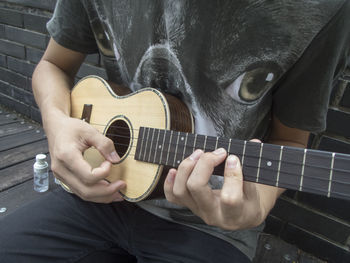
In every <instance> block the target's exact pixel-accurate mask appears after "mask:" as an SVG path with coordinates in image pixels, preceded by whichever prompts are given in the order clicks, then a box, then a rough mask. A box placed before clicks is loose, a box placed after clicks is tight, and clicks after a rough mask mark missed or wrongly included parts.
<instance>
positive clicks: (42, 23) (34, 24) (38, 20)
mask: <svg viewBox="0 0 350 263" xmlns="http://www.w3.org/2000/svg"><path fill="white" fill-rule="evenodd" d="M49 19H50V17H47V16H39V15H32V14H24V15H23V23H24V28H26V29H29V30H34V31H37V32H40V33H44V34H47V30H46V23H47V22H48V21H49Z"/></svg>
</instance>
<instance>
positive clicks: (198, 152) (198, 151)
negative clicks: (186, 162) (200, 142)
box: [190, 150, 203, 161]
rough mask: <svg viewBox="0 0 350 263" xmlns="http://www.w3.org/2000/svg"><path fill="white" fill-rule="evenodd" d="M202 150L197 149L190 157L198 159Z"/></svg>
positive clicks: (194, 159) (193, 159)
mask: <svg viewBox="0 0 350 263" xmlns="http://www.w3.org/2000/svg"><path fill="white" fill-rule="evenodd" d="M202 153H203V152H202V151H201V150H195V151H194V152H193V153H192V154H191V155H190V159H191V160H192V161H197V160H198V159H199V157H201V155H202Z"/></svg>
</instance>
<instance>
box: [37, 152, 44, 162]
mask: <svg viewBox="0 0 350 263" xmlns="http://www.w3.org/2000/svg"><path fill="white" fill-rule="evenodd" d="M35 160H36V161H37V162H38V163H42V162H44V161H45V160H46V155H45V154H43V153H40V154H37V155H36V156H35Z"/></svg>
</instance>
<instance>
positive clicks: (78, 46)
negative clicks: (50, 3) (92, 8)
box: [46, 0, 98, 54]
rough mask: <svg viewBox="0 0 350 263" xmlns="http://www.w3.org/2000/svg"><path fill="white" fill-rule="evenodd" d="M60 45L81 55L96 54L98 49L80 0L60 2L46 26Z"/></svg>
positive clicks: (59, 0)
mask: <svg viewBox="0 0 350 263" xmlns="http://www.w3.org/2000/svg"><path fill="white" fill-rule="evenodd" d="M46 27H47V30H48V32H49V34H50V36H51V37H52V38H53V39H54V40H55V41H56V42H57V43H58V44H60V45H62V46H64V47H65V48H69V49H71V50H74V51H78V52H81V53H86V54H90V53H96V52H97V51H98V47H97V44H96V41H95V38H94V34H93V32H92V30H91V27H90V22H89V19H88V16H87V13H86V11H85V8H84V6H83V4H82V3H81V2H80V1H78V0H58V1H57V3H56V7H55V11H54V14H53V16H52V18H51V19H50V20H49V22H48V23H47V25H46Z"/></svg>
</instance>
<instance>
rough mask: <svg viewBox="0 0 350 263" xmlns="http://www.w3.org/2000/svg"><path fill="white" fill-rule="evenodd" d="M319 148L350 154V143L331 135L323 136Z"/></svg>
mask: <svg viewBox="0 0 350 263" xmlns="http://www.w3.org/2000/svg"><path fill="white" fill-rule="evenodd" d="M318 149H319V150H322V151H330V152H338V153H346V154H350V143H348V142H346V141H341V140H338V139H335V138H331V137H329V136H322V137H321V140H320V144H319V146H318Z"/></svg>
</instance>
